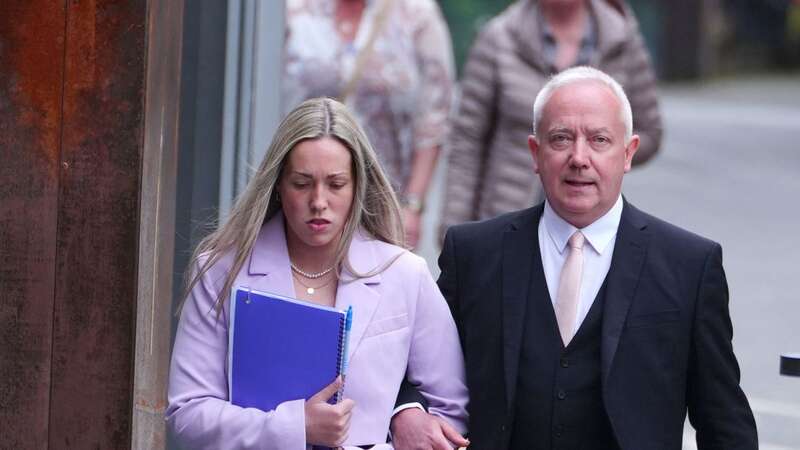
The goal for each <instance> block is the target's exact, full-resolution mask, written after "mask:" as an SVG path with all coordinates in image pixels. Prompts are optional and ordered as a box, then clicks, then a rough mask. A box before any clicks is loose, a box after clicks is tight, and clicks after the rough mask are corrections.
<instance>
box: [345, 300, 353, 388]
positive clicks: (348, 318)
mask: <svg viewBox="0 0 800 450" xmlns="http://www.w3.org/2000/svg"><path fill="white" fill-rule="evenodd" d="M352 327H353V307H352V306H348V307H347V313H345V318H344V355H343V357H342V379H343V380H344V376H345V373H347V363H348V362H349V361H348V359H349V358H348V357H347V350H348V349H347V348H348V347H349V345H350V329H351V328H352Z"/></svg>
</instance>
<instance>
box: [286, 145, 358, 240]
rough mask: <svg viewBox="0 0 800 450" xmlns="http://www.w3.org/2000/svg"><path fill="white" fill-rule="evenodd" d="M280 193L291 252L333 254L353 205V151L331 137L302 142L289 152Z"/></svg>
mask: <svg viewBox="0 0 800 450" xmlns="http://www.w3.org/2000/svg"><path fill="white" fill-rule="evenodd" d="M278 193H279V194H280V196H281V205H282V208H283V214H284V216H285V218H286V224H287V227H286V233H287V242H288V245H289V249H290V250H292V249H297V246H308V247H313V248H315V249H317V250H323V251H326V250H330V251H333V249H334V248H335V247H336V245H337V244H338V243H339V239H340V238H341V236H342V230H343V229H344V225H345V222H346V221H347V217H348V216H349V215H350V208H351V207H352V205H353V171H352V157H351V156H350V152H349V151H348V150H347V148H346V147H345V146H344V145H342V143H341V142H339V141H338V140H336V139H333V138H331V137H322V138H319V139H312V140H306V141H302V142H300V143H299V144H297V145H296V146H295V147H294V149H292V151H290V152H289V156H288V159H287V161H286V165H285V166H284V169H283V173H282V175H281V179H280V181H279V184H278Z"/></svg>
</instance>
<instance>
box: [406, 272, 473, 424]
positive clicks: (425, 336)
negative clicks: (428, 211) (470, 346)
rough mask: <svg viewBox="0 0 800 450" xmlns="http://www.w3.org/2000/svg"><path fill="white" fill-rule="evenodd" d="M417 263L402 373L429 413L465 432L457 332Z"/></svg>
mask: <svg viewBox="0 0 800 450" xmlns="http://www.w3.org/2000/svg"><path fill="white" fill-rule="evenodd" d="M419 264H420V266H419V273H420V283H419V287H418V289H419V293H418V298H417V307H416V313H415V320H414V329H413V331H412V336H411V348H410V354H409V358H408V369H407V373H406V375H407V378H408V381H409V382H410V383H412V384H413V385H415V386H417V389H418V390H419V392H420V394H422V395H423V396H424V397H425V400H426V401H427V403H428V411H429V412H430V413H432V414H436V415H438V416H440V417H442V418H444V419H446V420H447V421H448V422H450V424H451V425H452V426H453V427H454V428H455V429H456V430H458V431H459V432H460V433H465V432H466V429H467V401H468V395H467V384H466V376H465V373H464V356H463V354H462V353H461V345H460V343H459V339H458V332H457V331H456V327H455V324H454V323H453V318H452V317H451V316H450V311H448V309H447V304H446V303H445V301H444V299H443V298H442V294H441V293H440V292H439V289H438V288H437V287H436V283H435V282H434V281H433V278H432V277H431V275H430V272H429V271H428V267H427V264H426V263H425V261H424V260H422V259H421V258H420V260H419Z"/></svg>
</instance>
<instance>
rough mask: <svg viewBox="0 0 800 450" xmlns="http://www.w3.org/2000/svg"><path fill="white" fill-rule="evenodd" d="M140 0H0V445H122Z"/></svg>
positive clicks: (135, 196)
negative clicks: (0, 425) (0, 424)
mask: <svg viewBox="0 0 800 450" xmlns="http://www.w3.org/2000/svg"><path fill="white" fill-rule="evenodd" d="M146 3H147V2H146V1H145V0H138V1H111V0H107V1H104V0H94V1H91V0H69V1H60V2H56V1H52V0H34V1H32V0H2V2H0V295H2V303H0V324H2V325H1V326H0V406H1V407H0V423H2V429H3V431H2V432H1V433H0V448H54V449H55V448H59V449H61V448H103V449H106V448H126V447H128V446H129V445H130V435H131V413H132V380H133V348H134V347H133V345H134V326H135V322H134V321H135V313H136V311H135V301H136V267H137V233H138V225H139V224H138V220H139V219H138V208H139V184H140V176H141V164H142V161H141V149H142V126H143V113H142V112H143V92H144V74H145V48H144V45H145V35H146V10H147V4H146Z"/></svg>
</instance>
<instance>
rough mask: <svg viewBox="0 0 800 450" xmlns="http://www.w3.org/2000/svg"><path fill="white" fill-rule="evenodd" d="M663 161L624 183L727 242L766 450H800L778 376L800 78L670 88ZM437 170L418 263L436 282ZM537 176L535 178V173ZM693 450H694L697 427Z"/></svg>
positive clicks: (797, 396)
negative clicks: (421, 261)
mask: <svg viewBox="0 0 800 450" xmlns="http://www.w3.org/2000/svg"><path fill="white" fill-rule="evenodd" d="M661 102H662V103H661V106H662V115H663V117H664V125H665V135H664V141H663V145H662V150H661V152H660V154H659V155H658V156H657V157H656V158H655V159H654V160H652V161H651V162H650V163H648V164H647V165H645V167H642V168H638V169H636V170H634V171H632V172H631V173H629V174H628V175H627V176H626V178H625V183H624V187H623V193H624V194H625V196H626V198H627V199H628V200H629V201H631V202H632V203H634V204H636V205H637V206H638V207H639V208H641V209H644V210H645V211H647V212H649V213H651V214H654V215H656V216H658V217H660V218H662V219H665V220H667V221H669V222H672V223H674V224H676V225H678V226H681V227H683V228H686V229H689V230H691V231H693V232H695V233H698V234H700V235H703V236H706V237H708V238H710V239H713V240H715V241H717V242H719V243H720V244H721V245H722V247H723V254H724V256H723V257H724V266H725V270H726V273H727V277H728V283H729V289H730V310H731V319H732V321H733V326H734V350H735V352H736V354H737V357H738V359H739V364H740V367H741V372H742V387H743V389H744V391H745V393H746V394H747V396H748V399H749V401H750V404H751V407H752V408H753V411H754V414H755V417H756V422H757V424H758V430H759V440H760V448H761V449H762V450H800V377H786V376H781V375H779V370H778V369H779V360H780V355H781V354H782V353H789V352H794V353H798V352H800V287H798V285H799V284H800V261H798V256H800V74H798V75H796V76H782V77H753V78H735V79H724V80H716V81H714V82H708V83H702V84H685V85H668V86H664V87H663V88H662V89H661ZM443 173H444V164H440V165H439V167H438V168H437V171H436V174H435V178H434V181H433V185H432V191H431V195H430V196H429V198H428V208H427V211H426V214H425V216H424V217H423V230H424V231H423V233H424V234H423V238H422V242H421V244H420V247H419V250H418V253H419V254H421V255H422V256H423V257H425V258H426V260H427V261H428V264H429V266H430V267H431V271H432V272H433V273H434V275H435V276H437V275H438V267H436V263H435V259H436V257H437V256H438V251H439V250H438V244H437V243H436V242H435V239H434V236H435V234H436V233H435V232H434V230H435V229H436V227H437V226H438V223H437V222H438V214H439V211H440V210H441V205H442V198H441V197H442V191H443V189H442V186H443V182H444V180H443V178H444V177H443ZM531 176H533V174H532V175H531ZM685 437H686V438H685V439H684V449H687V450H688V449H696V446H695V445H694V432H693V430H692V429H691V426H689V425H688V424H687V427H686V432H685Z"/></svg>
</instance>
